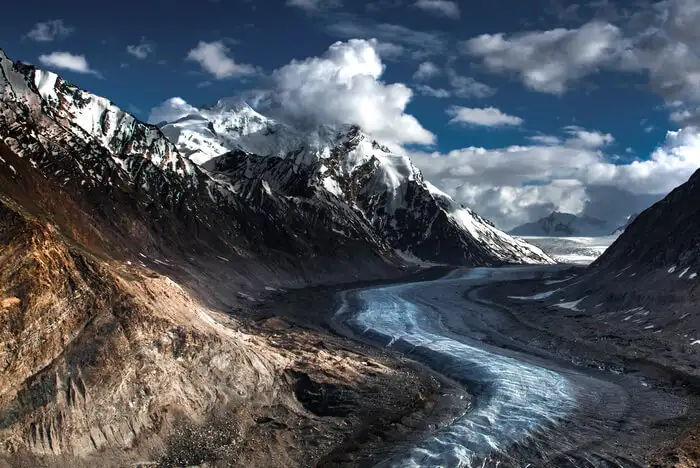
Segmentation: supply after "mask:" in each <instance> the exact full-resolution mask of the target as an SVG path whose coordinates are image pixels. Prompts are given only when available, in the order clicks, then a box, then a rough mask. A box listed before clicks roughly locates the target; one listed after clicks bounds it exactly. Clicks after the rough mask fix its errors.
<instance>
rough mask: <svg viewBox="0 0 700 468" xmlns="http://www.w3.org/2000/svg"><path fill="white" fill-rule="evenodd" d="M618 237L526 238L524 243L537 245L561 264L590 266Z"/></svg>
mask: <svg viewBox="0 0 700 468" xmlns="http://www.w3.org/2000/svg"><path fill="white" fill-rule="evenodd" d="M617 237H618V235H614V236H603V237H545V236H524V237H520V239H523V240H524V241H526V242H528V243H530V244H533V245H536V246H537V247H539V248H540V249H542V250H543V251H544V252H545V253H546V254H547V255H549V256H550V257H552V258H554V259H555V260H556V261H557V262H559V263H574V264H578V265H588V264H590V263H593V261H594V260H595V259H597V258H598V257H600V256H601V255H602V254H603V252H605V251H606V250H607V248H608V247H610V246H611V245H612V243H613V242H615V240H616V239H617Z"/></svg>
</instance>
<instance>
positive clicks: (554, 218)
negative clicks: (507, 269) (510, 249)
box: [508, 211, 615, 237]
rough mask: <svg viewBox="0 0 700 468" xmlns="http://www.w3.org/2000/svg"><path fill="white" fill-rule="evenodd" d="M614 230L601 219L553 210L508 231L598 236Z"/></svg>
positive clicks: (538, 234) (543, 234) (536, 234)
mask: <svg viewBox="0 0 700 468" xmlns="http://www.w3.org/2000/svg"><path fill="white" fill-rule="evenodd" d="M614 230H615V226H612V225H610V223H608V222H607V221H604V220H601V219H597V218H593V217H590V216H577V215H574V214H572V213H562V212H558V211H553V212H552V213H550V214H549V215H547V216H544V217H542V218H540V219H538V220H537V221H534V222H531V223H525V224H522V225H520V226H517V227H515V228H513V229H511V230H510V231H508V233H509V234H511V235H515V236H555V237H556V236H558V237H574V236H578V237H598V236H607V235H610V234H611V233H613V231H614Z"/></svg>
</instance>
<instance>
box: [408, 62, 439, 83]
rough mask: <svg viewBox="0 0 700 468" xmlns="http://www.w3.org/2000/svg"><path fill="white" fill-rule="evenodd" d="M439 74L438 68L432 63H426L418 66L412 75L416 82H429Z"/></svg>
mask: <svg viewBox="0 0 700 468" xmlns="http://www.w3.org/2000/svg"><path fill="white" fill-rule="evenodd" d="M439 74H440V68H439V67H438V66H437V65H435V64H434V63H433V62H430V61H427V62H423V63H421V64H420V65H418V70H416V72H415V73H414V74H413V79H414V80H416V81H423V80H429V79H430V78H434V77H436V76H438V75H439Z"/></svg>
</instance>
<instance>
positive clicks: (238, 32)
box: [0, 0, 700, 227]
mask: <svg viewBox="0 0 700 468" xmlns="http://www.w3.org/2000/svg"><path fill="white" fill-rule="evenodd" d="M696 3H697V2H694V1H692V0H666V1H662V2H657V3H654V2H646V3H645V2H640V1H638V0H634V1H629V2H624V1H618V2H614V4H612V3H608V2H606V1H605V0H597V1H589V2H569V1H564V0H532V1H527V2H524V1H522V0H491V1H488V2H486V1H483V2H466V1H448V0H378V1H373V2H359V1H353V2H351V1H349V0H344V1H343V0H248V1H245V0H239V1H232V0H218V1H208V0H199V1H194V0H191V1H178V2H174V1H164V0H159V1H148V2H144V1H140V2H135V1H122V2H120V3H119V7H118V8H113V7H110V8H104V7H103V6H102V5H101V4H99V3H96V2H85V1H70V0H65V1H63V2H44V1H41V2H38V1H25V2H23V3H22V7H20V8H12V9H9V10H7V11H5V12H4V21H3V28H2V29H1V30H0V47H2V48H3V49H4V50H5V52H6V53H7V54H8V56H10V58H12V59H15V60H21V61H25V62H30V63H33V64H35V65H37V66H39V67H42V68H49V69H53V70H55V71H57V72H59V73H60V74H62V75H63V76H64V77H65V78H67V79H69V80H70V81H72V82H74V83H76V84H77V85H79V86H81V87H83V88H85V89H87V90H89V91H92V92H94V93H96V94H99V95H103V96H105V97H108V98H109V99H111V100H112V101H114V102H115V103H116V104H117V105H119V106H120V107H122V108H125V109H127V110H130V111H131V112H132V113H134V114H135V115H136V116H138V117H140V118H142V119H144V120H146V119H148V118H149V114H150V112H151V109H152V108H154V107H156V106H158V105H159V104H160V103H161V102H163V101H165V100H167V99H170V98H173V97H176V96H177V97H180V98H182V99H183V100H184V101H186V102H187V103H189V104H191V105H194V106H199V105H202V104H207V103H213V102H216V101H217V100H218V99H220V98H222V97H226V96H234V95H247V96H248V95H251V93H252V92H255V93H259V92H260V90H266V92H267V96H270V95H272V96H274V94H275V92H277V91H278V90H279V89H286V88H284V86H286V85H285V84H283V83H281V82H282V80H283V79H287V80H289V79H293V77H292V75H293V73H295V72H299V71H300V70H299V67H297V68H294V67H289V64H290V62H292V61H293V60H298V61H300V60H304V59H307V58H313V57H327V58H328V57H329V56H330V55H332V54H331V53H330V52H327V51H328V49H329V47H330V46H331V44H333V43H334V42H336V41H344V43H347V42H346V41H349V40H351V39H365V40H369V39H372V38H375V39H376V41H374V42H372V43H371V45H370V48H374V50H375V51H376V55H377V57H378V60H379V61H380V62H381V65H382V66H383V69H382V70H383V71H382V72H381V73H379V74H375V75H378V76H373V77H372V78H371V80H373V81H375V82H377V83H379V84H377V85H374V84H373V85H372V86H373V87H370V88H371V89H372V90H373V91H372V92H373V93H374V94H368V95H367V96H365V97H366V98H367V99H377V97H378V96H381V97H383V98H385V99H387V96H390V97H392V98H394V99H396V100H397V103H394V104H391V105H393V106H394V108H396V107H398V108H400V109H399V110H400V112H399V113H400V114H401V115H409V116H413V117H415V119H417V121H418V122H419V125H420V126H421V127H422V129H423V130H425V131H427V133H429V134H432V136H433V141H434V143H433V144H432V145H425V144H420V143H426V138H424V137H416V138H413V141H411V140H412V139H411V137H407V136H406V135H405V134H402V135H397V136H396V138H394V135H393V134H392V131H393V130H395V129H396V128H397V127H400V126H401V125H402V124H400V123H397V124H396V126H394V127H391V126H389V127H387V128H381V129H379V133H380V135H382V136H383V137H384V138H385V139H389V140H392V139H394V140H395V142H396V143H397V146H398V147H400V148H402V149H403V150H405V151H408V152H411V153H412V154H413V157H414V160H415V162H416V164H417V165H418V166H419V167H421V169H423V171H424V173H426V175H427V176H429V177H430V178H431V179H434V180H435V181H436V183H437V184H438V185H441V186H443V187H444V188H446V190H447V191H448V192H449V193H450V194H452V195H453V196H455V197H456V198H458V199H460V200H461V201H463V202H465V203H468V204H470V205H472V206H474V207H475V208H476V209H477V211H481V212H483V213H484V214H486V215H487V216H490V217H492V218H494V219H495V220H496V222H497V223H498V224H500V225H503V226H505V227H510V226H512V225H514V224H516V223H518V222H521V221H526V220H529V219H531V218H533V217H537V216H541V215H544V214H546V212H548V211H550V210H552V209H560V210H564V211H571V212H577V213H586V214H596V215H599V216H602V217H607V218H610V219H611V221H614V222H618V221H621V220H622V219H623V218H624V217H625V216H626V215H628V214H630V213H631V212H633V211H638V210H639V209H641V208H643V207H644V206H645V205H647V204H648V203H650V201H652V200H654V199H658V198H659V197H661V196H663V194H665V193H666V192H667V191H668V190H669V189H670V188H672V187H674V186H675V185H677V184H678V183H680V182H682V181H683V180H684V179H685V178H687V176H689V175H690V173H691V172H692V170H694V168H695V167H696V166H695V164H696V162H695V160H694V159H693V157H692V154H694V150H693V149H692V148H693V147H692V145H693V144H694V142H695V141H696V140H695V138H696V133H695V126H694V125H695V122H696V120H695V119H696V113H697V114H700V112H698V104H699V103H698V101H699V100H700V78H697V77H696V75H694V72H695V71H698V70H700V65H699V64H698V63H696V62H695V61H693V60H698V59H697V52H698V50H699V48H698V46H700V35H698V34H696V33H694V29H695V26H694V25H695V24H697V22H693V21H691V20H693V18H696V19H700V8H697V5H696ZM674 15H675V16H674ZM693 15H695V16H693ZM686 18H689V19H686ZM650 37H653V38H656V39H658V37H661V38H663V39H662V40H656V41H649V40H648V39H649V38H650ZM659 41H662V42H663V43H662V44H659ZM664 41H665V42H664ZM647 42H649V43H650V44H651V45H649V44H647ZM358 47H359V46H357V47H354V48H353V51H352V53H357V54H360V53H364V52H358V50H360V49H359V48H358ZM362 50H364V49H362ZM216 51H219V52H221V54H218V55H217V54H216V53H215V52H216ZM670 51H673V52H674V53H670ZM679 51H680V52H679ZM213 52H214V53H213ZM57 53H63V55H59V54H57ZM338 53H345V52H343V51H341V52H338ZM68 54H70V55H68ZM324 54H325V55H324ZM329 54H330V55H329ZM336 56H337V54H336ZM80 57H82V58H80ZM188 57H189V59H188ZM668 57H672V58H668ZM336 58H337V57H336ZM222 59H226V60H228V62H225V63H222V62H221V60H222ZM217 60H218V62H217ZM368 60H369V61H370V62H371V61H372V59H371V58H370V59H368ZM673 60H675V62H673ZM207 61H209V62H207ZM215 62H216V63H215ZM698 62H700V61H698ZM207 63H208V65H207ZM421 64H422V65H421ZM426 64H427V65H426ZM370 65H371V64H370ZM309 66H310V65H309ZM342 66H347V64H345V65H342ZM217 67H218V68H217ZM285 67H287V68H285ZM419 67H420V69H421V70H423V71H425V73H423V74H421V73H418V74H417V73H416V72H417V70H419ZM280 70H284V71H285V73H282V72H280ZM306 71H308V70H306ZM306 71H304V72H306ZM674 73H675V75H674ZM698 73H699V74H698V75H697V76H700V71H698ZM282 77H284V78H282ZM392 84H400V85H401V87H402V89H404V88H405V89H410V90H411V91H410V92H409V93H411V92H412V94H411V96H410V100H409V101H408V102H407V103H403V102H402V101H401V99H402V97H401V96H404V95H403V94H401V92H399V91H401V90H399V89H393V91H389V89H390V88H389V87H390V85H392ZM280 87H281V88H280ZM363 89H364V88H363ZM287 91H288V90H287ZM357 93H358V94H359V92H357ZM377 93H379V94H377ZM255 95H258V94H255ZM436 95H441V96H442V97H436ZM319 96H320V94H319ZM360 97H362V96H360ZM346 98H347V99H348V102H347V103H345V104H344V105H348V106H350V105H355V104H354V101H352V99H351V98H350V97H347V96H346ZM290 100H291V101H293V98H290ZM357 101H358V102H362V100H361V99H359V98H358V99H357ZM365 102H366V101H365ZM278 104H279V105H280V106H285V105H286V104H284V103H278ZM358 105H359V104H358ZM344 108H345V107H344ZM303 109H304V111H305V112H311V111H309V109H308V103H305V104H304V107H303ZM394 110H395V109H394ZM299 112H300V111H299V109H294V110H293V111H292V110H289V109H287V113H286V115H294V116H297V115H299ZM376 112H377V113H378V115H380V116H383V115H384V114H383V113H382V112H383V110H382V109H381V108H377V109H376ZM392 112H393V111H392ZM312 114H313V115H314V116H317V117H318V116H325V118H327V115H328V114H327V113H323V112H320V113H319V112H316V111H313V112H312ZM344 114H347V115H348V116H352V115H354V114H353V113H352V112H346V113H344ZM358 115H359V114H358ZM387 115H390V116H389V117H387V118H388V119H391V118H394V117H396V118H399V117H401V116H398V117H397V114H396V112H393V113H390V114H387ZM348 118H352V117H348ZM401 118H402V117H401ZM397 122H398V120H397ZM352 123H361V122H352ZM669 130H673V131H678V130H681V133H679V134H678V135H675V137H674V136H673V135H671V136H668V135H667V131H669ZM533 137H534V139H533ZM416 143H419V144H416ZM674 145H675V146H674ZM469 148H472V149H473V148H478V149H480V150H483V151H481V152H479V151H471V152H470V151H468V150H466V149H469ZM508 148H510V149H511V150H510V151H508ZM514 148H521V150H520V152H518V151H514V150H513V149H514ZM659 148H660V149H659ZM689 148H690V149H689ZM655 151H656V152H657V157H655V158H652V154H654V152H655ZM658 151H664V154H663V155H662V156H665V155H670V156H672V158H671V159H668V158H666V159H663V158H660V157H659V155H658ZM450 152H452V153H450ZM513 152H515V153H517V154H518V156H517V157H518V158H521V159H519V160H517V161H515V163H514V161H513V160H511V159H509V158H510V156H508V157H504V156H503V155H504V154H505V153H509V154H510V153H513ZM475 153H479V154H480V156H478V157H479V158H481V159H480V160H476V159H475V158H477V156H475ZM550 153H551V154H550ZM689 153H690V154H691V156H688V154H689ZM543 154H545V155H546V157H545V156H542V155H543ZM436 158H440V159H439V162H440V164H435V161H436ZM543 158H544V160H543ZM662 159H663V161H662V162H658V161H661V160H662ZM635 160H637V161H651V162H650V163H648V164H647V165H646V166H644V170H643V171H639V170H637V169H634V168H633V167H632V166H631V165H630V163H633V162H634V161H635ZM498 161H500V164H504V165H505V167H503V168H501V167H500V166H498V164H499V163H498ZM679 161H680V163H679ZM491 162H494V163H493V165H492V164H491ZM579 163H580V166H581V167H579V166H577V164H579ZM521 164H522V165H524V166H527V167H523V168H522V170H521V173H520V174H519V177H516V176H515V175H514V176H513V177H501V176H500V175H499V174H502V173H508V172H509V170H508V169H509V168H512V167H513V166H520V165H521ZM543 164H544V165H545V166H543ZM595 164H601V166H600V170H599V171H598V172H600V173H603V172H605V174H606V175H605V176H600V175H598V174H597V173H596V174H594V175H592V174H591V171H588V172H587V173H584V172H585V171H584V170H585V169H586V167H584V166H587V167H589V168H590V167H592V166H593V165H595ZM436 166H440V169H436ZM611 166H624V167H623V169H621V170H617V169H615V167H611ZM543 167H544V168H545V170H542V168H543ZM596 167H597V166H596ZM475 168H481V169H480V170H478V171H477V170H476V169H475ZM501 169H503V170H502V171H501V172H500V173H499V172H498V171H499V170H501ZM475 172H478V173H476V174H475ZM539 173H541V176H536V175H537V174H539ZM480 174H483V177H482V178H479V175H480ZM491 174H495V175H493V176H492V175H491ZM533 174H535V175H533ZM652 174H655V176H654V177H652ZM654 178H663V180H664V183H659V182H658V181H653V180H652V179H654ZM576 182H577V183H578V185H576ZM567 184H569V185H567ZM630 184H635V186H634V187H630ZM477 186H478V189H477V188H475V187H477ZM574 186H576V187H575V188H572V187H574ZM533 187H535V188H533ZM562 187H565V188H564V189H562ZM622 192H624V193H622ZM610 197H613V199H614V200H610ZM613 201H614V202H615V203H617V204H619V205H620V206H618V207H615V209H611V208H610V207H609V205H610V204H611V202H613ZM502 205H509V206H505V207H504V206H502Z"/></svg>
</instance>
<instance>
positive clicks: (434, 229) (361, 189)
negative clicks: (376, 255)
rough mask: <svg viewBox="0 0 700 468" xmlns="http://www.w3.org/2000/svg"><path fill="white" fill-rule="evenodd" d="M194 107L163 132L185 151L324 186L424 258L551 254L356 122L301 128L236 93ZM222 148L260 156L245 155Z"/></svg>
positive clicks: (245, 170) (278, 185) (284, 183)
mask: <svg viewBox="0 0 700 468" xmlns="http://www.w3.org/2000/svg"><path fill="white" fill-rule="evenodd" d="M188 112H189V114H187V115H184V116H181V117H179V118H178V119H177V120H175V121H173V122H163V123H161V124H160V127H161V129H162V130H163V133H164V134H165V135H166V136H168V137H169V138H170V139H171V140H172V141H173V142H174V143H175V144H176V145H177V147H178V148H179V149H180V151H181V152H182V153H183V154H186V155H188V157H189V158H190V159H192V160H193V161H196V162H197V163H200V164H204V167H206V168H207V169H208V170H211V171H214V172H219V173H221V174H224V175H225V177H228V178H229V179H231V180H232V181H233V184H234V185H236V183H238V185H239V186H240V180H241V178H247V179H264V180H266V181H267V182H268V183H269V184H270V186H271V187H272V188H273V189H274V190H278V191H283V192H284V191H285V187H290V186H293V187H297V188H298V187H299V186H300V185H303V186H306V187H308V188H310V189H311V190H314V191H322V192H325V193H326V194H327V195H328V196H332V197H335V198H337V199H339V200H340V201H342V202H345V203H347V204H348V205H350V206H351V207H353V209H355V210H357V211H358V212H359V213H360V214H361V216H363V217H364V218H365V219H366V220H367V221H368V222H369V223H370V224H371V225H372V226H373V227H374V229H375V230H376V231H377V232H378V233H379V234H381V235H382V236H384V237H386V238H388V239H389V241H390V243H391V244H392V247H394V248H395V249H397V250H400V251H405V252H407V253H409V254H411V255H413V256H416V257H418V258H421V259H422V260H426V261H433V262H442V263H446V262H447V263H455V262H457V263H461V264H474V265H496V264H503V263H543V262H544V263H553V261H552V260H551V259H550V258H549V257H548V256H547V255H546V254H545V253H544V252H542V251H541V250H540V249H539V248H537V247H535V246H532V245H530V244H528V243H527V242H524V241H522V240H519V239H515V238H513V237H511V236H509V235H508V234H506V233H504V232H502V231H500V230H498V229H496V228H495V227H494V226H493V224H492V223H490V222H488V221H487V220H485V219H483V218H481V217H480V216H478V215H477V214H476V213H474V212H473V211H472V210H470V209H469V208H466V207H463V206H462V205H460V204H459V203H457V202H455V201H454V200H453V199H452V198H451V197H450V196H449V195H447V194H445V193H444V192H442V191H440V190H439V189H437V188H436V187H434V186H433V185H432V184H430V183H429V182H427V181H425V180H424V179H423V175H422V174H421V172H420V171H419V170H418V169H417V168H416V167H415V166H414V165H413V163H412V162H411V160H410V158H408V157H407V156H405V155H401V154H395V153H392V152H391V151H390V150H389V149H388V148H387V147H386V146H384V145H382V144H380V143H379V142H377V141H376V140H375V139H374V138H372V137H371V136H370V135H368V134H366V133H365V132H363V131H362V130H361V129H360V128H358V127H356V126H352V125H321V126H319V127H317V128H314V129H311V130H309V129H308V128H304V129H299V128H295V127H293V126H292V125H289V124H287V123H282V122H277V121H275V120H274V119H271V118H269V117H266V116H264V115H262V114H260V113H259V112H257V111H255V110H254V109H252V108H251V107H250V106H249V105H248V104H247V103H246V102H244V101H242V100H240V99H235V98H232V99H224V100H220V101H219V102H218V103H217V104H215V105H213V106H208V107H203V108H200V109H194V108H191V109H190V110H189V111H188ZM223 151H230V152H238V153H245V154H250V155H257V156H255V157H251V159H250V160H248V161H246V163H245V164H241V162H240V161H238V159H237V157H227V156H222V154H221V153H222V152H223ZM259 157H262V158H263V159H265V158H273V159H280V160H284V162H278V163H275V162H272V161H271V160H269V159H268V160H267V161H262V160H259V159H256V158H259ZM302 173H303V174H304V175H303V176H301V175H300V174H302ZM300 177H303V179H304V180H297V179H299V178H300ZM288 193H289V192H288ZM289 194H291V193H289ZM444 238H447V239H444Z"/></svg>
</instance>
